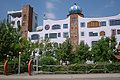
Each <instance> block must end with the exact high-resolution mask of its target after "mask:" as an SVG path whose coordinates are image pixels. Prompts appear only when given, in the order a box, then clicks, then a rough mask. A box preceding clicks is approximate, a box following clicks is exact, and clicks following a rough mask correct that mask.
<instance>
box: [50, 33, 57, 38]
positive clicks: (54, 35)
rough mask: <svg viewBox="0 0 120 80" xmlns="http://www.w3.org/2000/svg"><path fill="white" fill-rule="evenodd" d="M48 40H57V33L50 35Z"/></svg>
mask: <svg viewBox="0 0 120 80" xmlns="http://www.w3.org/2000/svg"><path fill="white" fill-rule="evenodd" d="M49 38H50V39H51V38H57V33H50V34H49Z"/></svg>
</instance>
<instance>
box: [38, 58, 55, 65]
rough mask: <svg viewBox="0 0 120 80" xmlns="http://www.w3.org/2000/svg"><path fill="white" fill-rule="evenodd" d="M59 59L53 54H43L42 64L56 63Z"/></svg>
mask: <svg viewBox="0 0 120 80" xmlns="http://www.w3.org/2000/svg"><path fill="white" fill-rule="evenodd" d="M56 63H57V61H55V59H54V58H53V57H51V56H43V57H42V58H40V62H39V64H40V65H56Z"/></svg>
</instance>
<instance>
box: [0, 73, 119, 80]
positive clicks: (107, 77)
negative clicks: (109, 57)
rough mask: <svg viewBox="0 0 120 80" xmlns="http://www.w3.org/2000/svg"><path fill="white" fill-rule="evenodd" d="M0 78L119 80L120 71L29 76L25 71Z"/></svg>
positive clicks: (24, 79)
mask: <svg viewBox="0 0 120 80" xmlns="http://www.w3.org/2000/svg"><path fill="white" fill-rule="evenodd" d="M0 80H120V73H109V74H108V73H106V74H38V75H32V76H29V75H28V74H27V73H25V74H20V75H18V74H17V75H15V74H14V75H8V76H4V75H0Z"/></svg>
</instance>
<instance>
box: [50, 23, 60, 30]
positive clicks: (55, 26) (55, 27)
mask: <svg viewBox="0 0 120 80" xmlns="http://www.w3.org/2000/svg"><path fill="white" fill-rule="evenodd" d="M52 29H53V30H55V29H61V26H60V25H58V24H56V25H53V26H52Z"/></svg>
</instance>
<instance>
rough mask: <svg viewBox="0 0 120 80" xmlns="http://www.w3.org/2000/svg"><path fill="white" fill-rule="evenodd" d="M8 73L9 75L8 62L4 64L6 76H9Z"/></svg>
mask: <svg viewBox="0 0 120 80" xmlns="http://www.w3.org/2000/svg"><path fill="white" fill-rule="evenodd" d="M7 73H8V60H6V61H5V63H4V75H7Z"/></svg>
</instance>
